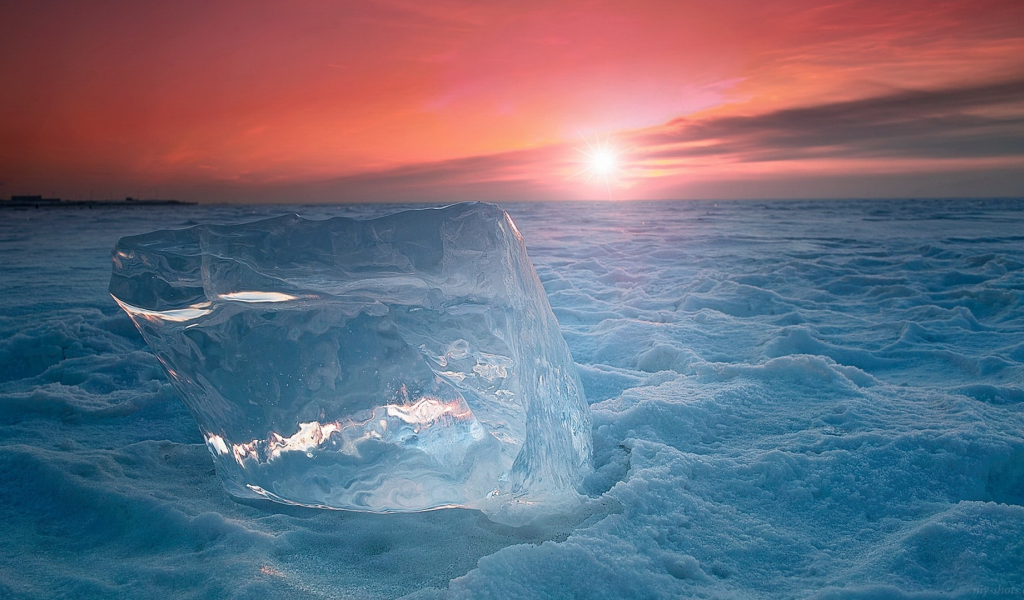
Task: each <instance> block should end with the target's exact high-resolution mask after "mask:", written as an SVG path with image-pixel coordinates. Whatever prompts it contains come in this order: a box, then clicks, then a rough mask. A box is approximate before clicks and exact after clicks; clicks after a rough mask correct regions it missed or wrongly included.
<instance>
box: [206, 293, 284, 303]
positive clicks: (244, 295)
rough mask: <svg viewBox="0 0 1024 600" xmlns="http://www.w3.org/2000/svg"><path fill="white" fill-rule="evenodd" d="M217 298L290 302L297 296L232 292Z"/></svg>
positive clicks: (237, 300)
mask: <svg viewBox="0 0 1024 600" xmlns="http://www.w3.org/2000/svg"><path fill="white" fill-rule="evenodd" d="M217 298H218V299H220V300H230V301H232V302H288V301H289V300H296V299H297V296H291V295H289V294H282V293H281V292H231V293H230V294H221V295H219V296H217Z"/></svg>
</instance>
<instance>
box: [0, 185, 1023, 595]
mask: <svg viewBox="0 0 1024 600" xmlns="http://www.w3.org/2000/svg"><path fill="white" fill-rule="evenodd" d="M503 207H504V208H506V210H508V211H509V212H510V213H511V214H512V216H513V217H514V218H515V220H516V223H517V225H518V226H519V228H520V230H521V231H522V233H523V235H524V236H525V238H526V241H527V246H528V248H529V250H530V254H531V257H532V258H533V261H534V264H535V265H536V267H537V270H538V272H539V274H540V277H541V279H542V280H543V282H544V285H545V288H546V290H547V292H548V295H549V299H550V301H551V304H552V307H553V308H554V312H555V314H556V316H557V317H558V319H559V322H560V324H561V327H562V330H563V333H564V335H565V338H566V340H567V341H568V343H569V346H570V348H571V350H572V352H573V356H574V358H575V360H576V362H577V363H579V368H580V372H581V376H582V378H583V383H584V386H585V388H586V392H587V396H588V400H589V402H590V403H591V407H592V410H593V414H594V444H595V467H596V470H595V472H594V474H593V475H592V476H591V477H590V478H589V479H588V480H587V482H586V490H585V491H586V493H587V494H588V495H589V496H590V497H591V502H590V504H589V505H588V506H587V507H585V510H583V511H582V512H580V513H579V514H576V515H572V516H571V517H568V518H566V519H564V520H561V521H557V522H550V523H545V524H542V525H536V526H531V527H527V528H521V529H514V528H510V527H505V526H501V525H497V524H494V523H491V522H490V521H488V520H487V519H486V518H484V517H483V516H482V515H480V514H479V513H476V512H474V511H468V510H441V511H434V512H428V513H419V514H400V515H367V514H356V513H346V512H330V511H317V510H307V509H297V508H289V507H283V506H276V505H263V504H256V505H243V504H238V503H236V502H234V501H232V500H231V499H230V498H229V497H228V496H227V495H226V494H225V493H224V492H223V490H222V488H221V484H220V481H219V479H218V478H217V476H216V474H215V473H214V470H213V463H212V461H211V458H210V456H209V453H208V451H207V449H206V447H205V445H204V444H203V441H202V439H201V438H200V436H199V434H198V431H197V429H196V426H195V423H194V421H193V420H192V418H191V416H190V415H189V413H188V411H187V410H186V409H185V407H184V405H183V404H182V403H181V402H180V401H179V400H178V399H177V398H176V397H175V396H174V394H173V393H172V391H171V389H170V386H169V385H168V384H167V382H166V380H165V379H164V376H163V375H162V373H161V371H160V368H159V365H158V364H157V362H156V360H155V359H154V358H153V357H152V355H150V354H149V353H148V352H147V350H146V348H145V345H144V344H143V342H142V340H141V338H140V337H139V335H138V334H137V333H136V332H135V330H134V329H133V327H132V325H131V323H130V322H129V320H128V319H127V317H125V316H124V315H123V314H122V313H121V312H120V311H119V309H118V308H117V307H116V306H115V305H114V303H113V301H112V300H111V298H110V297H109V295H107V293H106V288H107V283H108V281H109V273H110V261H109V252H110V249H111V248H112V247H113V244H114V242H115V241H116V239H117V238H118V237H120V236H122V235H129V234H134V233H142V232H145V231H150V230H153V229H160V228H167V227H180V226H187V225H190V224H194V223H197V222H239V221H244V220H251V219H255V218H260V217H264V216H271V215H276V214H282V213H284V212H298V213H300V214H302V215H303V216H307V217H312V218H316V217H326V216H330V215H339V214H340V215H357V216H371V215H377V214H381V213H385V212H391V211H393V210H395V209H396V208H397V207H393V206H392V207H381V206H345V207H314V206H294V207H281V206H272V207H230V206H198V207H175V208H146V209H141V208H139V209H119V210H114V209H102V210H100V209H93V210H53V211H47V210H38V211H35V210H33V211H26V212H13V211H4V212H3V213H0V298H2V304H0V597H4V598H48V597H54V596H69V597H70V596H74V597H80V598H81V597H125V598H136V597H161V596H162V597H184V598H190V597H196V598H206V597H210V598H221V597H242V598H249V597H252V598H256V597H259V598H267V597H283V596H286V595H287V596H289V597H293V598H303V597H314V598H316V597H323V598H337V597H354V598H363V597H369V598H374V597H380V598H391V597H399V596H403V595H408V596H409V597H410V598H435V597H444V596H445V595H446V594H448V595H451V596H454V597H457V598H461V597H471V598H472V597H501V598H504V597H514V598H537V597H541V598H543V597H552V598H567V597H577V598H591V597H608V598H615V597H708V598H749V597H769V598H803V597H809V598H818V597H822V598H980V597H984V598H998V597H1006V598H1013V597H1016V598H1024V202H1022V201H900V202H892V201H856V202H796V201H785V202H781V201H780V202H767V203H766V202H760V203H755V202H731V203H718V204H717V205H716V204H713V203H642V204H641V203H617V204H616V203H600V204H522V205H504V206H503Z"/></svg>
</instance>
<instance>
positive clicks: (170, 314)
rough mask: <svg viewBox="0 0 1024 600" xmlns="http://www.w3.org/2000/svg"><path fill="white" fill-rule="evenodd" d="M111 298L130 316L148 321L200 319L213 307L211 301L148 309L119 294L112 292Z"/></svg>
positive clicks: (181, 321) (176, 321)
mask: <svg viewBox="0 0 1024 600" xmlns="http://www.w3.org/2000/svg"><path fill="white" fill-rule="evenodd" d="M111 298H113V299H114V302H117V304H118V306H120V307H121V309H122V310H124V312H126V313H128V315H129V316H130V317H132V318H133V319H134V318H137V317H138V318H142V319H146V320H147V321H157V322H159V321H173V322H175V323H184V322H185V321H191V320H193V319H198V318H199V317H203V316H206V315H208V314H210V312H211V309H210V308H209V306H210V303H209V302H201V303H199V304H193V305H192V306H189V307H188V308H176V309H172V310H148V309H145V308H140V307H138V306H132V305H131V304H128V303H127V302H124V301H122V300H118V298H117V296H114V295H113V294H111Z"/></svg>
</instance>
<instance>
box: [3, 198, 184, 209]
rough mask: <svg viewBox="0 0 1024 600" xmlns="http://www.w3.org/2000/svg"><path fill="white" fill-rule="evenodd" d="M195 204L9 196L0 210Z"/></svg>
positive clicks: (174, 201) (134, 199)
mask: <svg viewBox="0 0 1024 600" xmlns="http://www.w3.org/2000/svg"><path fill="white" fill-rule="evenodd" d="M190 204H195V202H185V201H183V200H155V199H148V200H145V199H140V198H132V197H131V196H127V197H126V198H125V199H124V200H62V199H60V198H44V197H42V196H11V197H10V199H8V200H4V199H0V208H10V209H15V210H29V209H33V210H37V209H40V208H93V207H97V208H123V207H131V208H134V207H138V206H169V205H190Z"/></svg>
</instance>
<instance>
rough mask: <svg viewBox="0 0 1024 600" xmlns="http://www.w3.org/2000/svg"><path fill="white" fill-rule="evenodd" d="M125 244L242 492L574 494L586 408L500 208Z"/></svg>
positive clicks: (493, 505) (383, 507) (414, 506)
mask: <svg viewBox="0 0 1024 600" xmlns="http://www.w3.org/2000/svg"><path fill="white" fill-rule="evenodd" d="M112 256H113V263H114V264H113V274H112V277H111V281H110V293H111V295H112V296H113V297H114V299H115V300H116V301H117V303H118V304H119V305H120V306H121V308H123V309H124V310H125V312H127V313H128V315H129V316H130V317H131V318H132V320H133V321H134V322H135V325H136V326H137V327H138V329H139V331H140V332H141V333H142V335H143V337H144V338H145V339H146V341H147V342H148V343H149V346H150V348H151V349H152V350H153V352H154V353H155V354H156V355H157V357H158V358H159V359H160V362H161V364H162V365H163V367H164V369H165V370H166V372H167V375H168V377H169V379H170V381H171V382H172V384H173V385H174V387H175V389H176V390H177V391H178V393H179V394H180V396H181V397H182V399H183V400H184V401H185V403H186V404H187V405H188V407H189V409H190V410H191V411H192V414H193V415H194V416H195V419H196V421H197V422H198V424H199V428H200V430H201V431H202V434H203V436H204V437H205V439H206V441H207V445H208V446H209V449H210V451H211V453H212V454H213V457H214V462H215V463H216V465H217V470H218V472H219V473H220V474H221V477H222V478H223V480H224V483H225V487H226V488H227V490H228V491H229V492H230V493H231V494H233V495H236V496H239V497H250V498H251V497H262V498H268V499H271V500H276V501H279V502H285V503H291V504H299V505H304V506H314V507H326V508H339V509H351V510H362V511H372V512H392V511H419V510H427V509H432V508H440V507H451V506H464V507H472V508H479V509H481V510H483V511H484V512H485V513H488V514H490V515H491V516H492V518H495V519H496V520H505V521H506V522H515V521H516V520H517V519H520V518H521V517H520V516H517V515H523V514H535V513H536V507H544V506H550V507H556V506H563V505H564V504H565V502H566V501H568V500H571V499H573V498H576V494H575V491H574V490H575V488H576V487H577V486H578V485H579V483H580V482H581V479H582V477H583V476H584V475H585V473H586V472H587V471H588V470H589V468H590V454H591V436H590V412H589V409H588V408H587V404H586V402H585V400H584V397H583V389H582V386H581V384H580V380H579V377H578V375H577V373H576V368H575V365H574V363H573V361H572V357H571V356H570V354H569V349H568V347H567V346H566V343H565V340H564V339H563V338H562V335H561V333H560V332H559V329H558V324H557V322H556V320H555V317H554V315H553V314H552V312H551V308H550V306H549V305H548V301H547V297H546V296H545V294H544V289H543V288H542V287H541V284H540V281H539V280H538V278H537V274H536V272H535V271H534V269H533V265H532V263H531V262H530V259H529V257H528V256H527V253H526V246H525V244H524V242H523V238H522V236H521V235H520V234H519V231H518V230H517V229H516V226H515V224H514V223H513V222H512V219H511V218H510V217H509V216H508V214H506V213H505V212H504V211H502V210H501V209H500V208H498V207H496V206H494V205H491V204H481V203H470V204H456V205H452V206H448V207H445V208H439V209H422V210H410V211H406V212H401V213H397V214H393V215H390V216H386V217H382V218H378V219H372V220H356V219H348V218H340V217H338V218H332V219H327V220H322V221H312V220H306V219H303V218H300V217H298V216H296V215H290V216H283V217H278V218H273V219H267V220H264V221H258V222H255V223H248V224H242V225H229V226H216V225H198V226H195V227H191V228H188V229H182V230H174V231H157V232H153V233H149V234H145V235H138V236H131V237H125V238H121V240H119V241H118V243H117V246H116V247H115V249H114V252H113V255H112ZM567 499H568V500H567ZM523 507H530V508H523ZM530 518H532V517H530Z"/></svg>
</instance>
